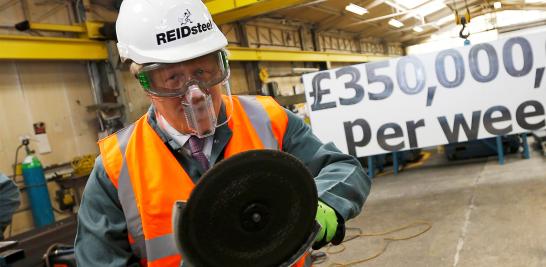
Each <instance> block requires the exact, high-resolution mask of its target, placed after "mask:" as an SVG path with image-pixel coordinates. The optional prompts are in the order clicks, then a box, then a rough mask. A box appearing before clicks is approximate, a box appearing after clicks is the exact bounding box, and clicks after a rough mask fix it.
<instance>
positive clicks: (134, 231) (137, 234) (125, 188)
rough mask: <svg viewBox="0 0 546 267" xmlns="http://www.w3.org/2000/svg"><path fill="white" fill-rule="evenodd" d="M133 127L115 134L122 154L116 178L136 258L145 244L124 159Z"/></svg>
mask: <svg viewBox="0 0 546 267" xmlns="http://www.w3.org/2000/svg"><path fill="white" fill-rule="evenodd" d="M134 129H135V125H134V124H132V125H131V126H129V127H127V128H125V129H123V130H121V131H119V132H118V133H117V134H116V135H117V138H118V143H119V148H120V150H121V154H122V155H123V160H122V165H121V171H120V173H119V178H118V197H119V201H120V202H121V207H122V208H123V213H124V215H125V221H126V222H127V231H128V232H129V234H131V236H132V237H133V239H134V241H135V243H134V244H132V245H131V248H132V249H133V253H134V254H135V255H136V256H137V257H138V258H141V259H142V258H143V257H145V256H146V244H145V242H144V234H143V232H142V220H141V218H140V212H139V211H138V208H137V205H136V198H135V192H134V191H133V185H132V184H131V178H130V177H129V169H128V168H127V161H126V159H125V150H126V149H127V144H128V143H129V139H130V138H131V135H132V133H133V130H134Z"/></svg>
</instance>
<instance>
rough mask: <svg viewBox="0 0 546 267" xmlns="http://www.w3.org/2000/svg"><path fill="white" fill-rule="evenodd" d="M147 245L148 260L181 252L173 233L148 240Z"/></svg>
mask: <svg viewBox="0 0 546 267" xmlns="http://www.w3.org/2000/svg"><path fill="white" fill-rule="evenodd" d="M146 247H147V248H148V251H147V255H148V262H150V261H154V260H157V259H161V258H165V257H169V256H173V255H178V254H179V253H178V249H177V248H176V244H175V243H174V235H173V234H167V235H163V236H160V237H156V238H152V239H149V240H146Z"/></svg>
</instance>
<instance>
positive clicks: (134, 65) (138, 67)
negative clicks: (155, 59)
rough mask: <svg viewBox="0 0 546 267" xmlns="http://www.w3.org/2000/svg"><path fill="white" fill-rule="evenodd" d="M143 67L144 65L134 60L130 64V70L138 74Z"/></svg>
mask: <svg viewBox="0 0 546 267" xmlns="http://www.w3.org/2000/svg"><path fill="white" fill-rule="evenodd" d="M142 68H144V65H142V64H138V63H135V62H132V63H131V65H130V66H129V71H130V72H131V74H133V75H135V76H136V75H137V74H138V72H139V71H140V70H141V69H142Z"/></svg>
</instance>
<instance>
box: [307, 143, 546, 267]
mask: <svg viewBox="0 0 546 267" xmlns="http://www.w3.org/2000/svg"><path fill="white" fill-rule="evenodd" d="M545 163H546V158H543V157H542V156H541V155H540V154H538V153H533V154H532V157H531V159H529V160H524V159H521V157H520V155H516V154H514V155H511V156H509V157H508V158H507V159H506V164H505V165H503V166H500V165H498V163H497V158H496V157H490V158H488V159H483V160H477V161H472V162H462V163H456V164H453V163H447V162H446V161H445V160H443V157H441V156H440V155H433V156H432V157H431V159H430V160H429V161H428V162H427V163H426V164H425V165H424V166H422V167H420V168H416V169H411V170H406V171H403V172H401V173H400V174H399V175H398V176H393V175H392V174H391V175H385V176H380V177H376V178H375V180H374V185H373V187H372V192H371V194H370V196H369V198H368V201H367V202H366V204H365V207H364V211H363V212H362V213H361V215H360V216H358V217H357V218H355V219H353V220H351V221H350V222H349V223H348V227H359V228H361V229H362V231H363V232H366V233H368V232H381V231H385V230H388V229H392V228H396V227H399V226H402V225H405V224H408V223H411V222H413V221H417V220H424V221H428V222H430V223H431V224H432V229H431V230H430V231H428V232H427V233H425V234H423V235H421V236H419V237H416V238H414V239H411V240H407V241H397V242H392V243H391V244H390V245H389V247H388V248H387V250H386V251H385V253H384V254H382V255H381V256H379V257H378V258H376V259H373V260H371V261H368V262H366V263H361V264H357V265H355V266H433V267H437V266H453V267H454V266H525V267H527V266H546V164H545ZM421 229H423V228H421ZM417 232H419V229H410V230H406V231H404V232H401V233H399V234H397V235H391V236H407V235H411V234H412V233H417ZM349 234H350V233H349ZM381 240H382V239H381V238H378V237H365V238H360V239H358V240H353V241H350V242H347V243H346V250H345V251H343V252H342V253H340V254H335V255H329V256H328V257H329V261H328V262H326V263H322V264H319V265H317V266H329V265H330V264H331V263H332V261H335V262H339V263H344V262H349V261H353V260H357V259H360V258H366V257H368V256H371V255H373V254H375V253H376V252H378V251H379V250H381V248H382V241H381Z"/></svg>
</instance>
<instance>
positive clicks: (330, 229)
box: [313, 200, 338, 249]
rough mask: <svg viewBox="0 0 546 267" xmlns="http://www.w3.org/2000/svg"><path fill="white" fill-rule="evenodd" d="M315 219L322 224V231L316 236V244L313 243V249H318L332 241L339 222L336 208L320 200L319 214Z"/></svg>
mask: <svg viewBox="0 0 546 267" xmlns="http://www.w3.org/2000/svg"><path fill="white" fill-rule="evenodd" d="M315 219H316V220H317V222H318V223H319V224H320V226H321V228H320V232H319V233H318V235H317V237H316V238H315V244H314V245H313V249H318V248H321V247H323V246H325V245H326V244H328V243H330V241H332V239H333V238H334V235H335V234H336V231H337V228H338V227H337V226H338V222H337V215H336V212H335V211H334V209H332V208H330V206H328V205H326V204H325V203H324V202H322V201H320V200H319V202H318V208H317V215H316V217H315Z"/></svg>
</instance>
